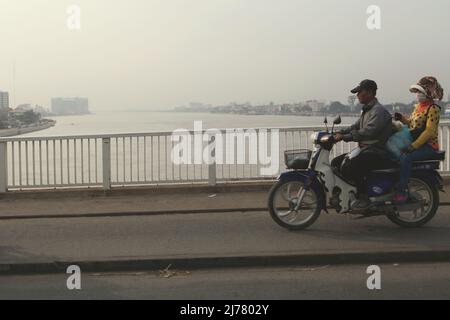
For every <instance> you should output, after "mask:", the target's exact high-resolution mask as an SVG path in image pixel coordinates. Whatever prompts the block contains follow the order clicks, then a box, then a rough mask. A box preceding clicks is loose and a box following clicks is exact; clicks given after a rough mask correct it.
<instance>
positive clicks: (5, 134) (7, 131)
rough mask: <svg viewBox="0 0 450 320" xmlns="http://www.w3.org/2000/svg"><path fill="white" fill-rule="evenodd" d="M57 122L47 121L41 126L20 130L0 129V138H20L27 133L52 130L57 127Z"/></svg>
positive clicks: (30, 126)
mask: <svg viewBox="0 0 450 320" xmlns="http://www.w3.org/2000/svg"><path fill="white" fill-rule="evenodd" d="M55 124H56V121H55V120H45V121H43V122H41V123H39V124H37V125H36V124H34V125H29V126H24V127H19V128H9V129H0V137H11V136H18V135H21V134H25V133H30V132H35V131H40V130H44V129H48V128H51V127H53V126H55Z"/></svg>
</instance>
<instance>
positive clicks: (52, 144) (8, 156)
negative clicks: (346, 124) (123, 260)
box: [0, 123, 450, 192]
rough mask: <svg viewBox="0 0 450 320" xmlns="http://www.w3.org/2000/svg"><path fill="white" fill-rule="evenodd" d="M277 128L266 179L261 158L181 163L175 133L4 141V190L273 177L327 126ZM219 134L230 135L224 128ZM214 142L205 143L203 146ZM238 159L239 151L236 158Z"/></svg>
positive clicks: (446, 136)
mask: <svg viewBox="0 0 450 320" xmlns="http://www.w3.org/2000/svg"><path fill="white" fill-rule="evenodd" d="M272 129H276V130H278V134H279V150H278V151H279V154H278V155H277V157H279V158H278V162H279V167H278V172H277V173H276V174H274V175H273V176H271V177H270V176H269V177H268V176H263V175H261V171H260V169H261V166H262V165H261V164H259V163H260V162H259V159H257V160H258V161H257V164H248V163H247V162H246V163H240V164H238V163H237V162H236V161H235V162H234V163H233V164H219V163H213V164H180V165H177V164H175V163H173V161H171V152H172V148H173V142H172V140H171V135H172V132H154V133H133V134H114V135H86V136H60V137H16V138H0V192H6V191H7V190H11V189H16V190H17V189H35V188H63V187H90V186H97V187H102V188H104V189H110V188H111V187H114V186H125V185H146V184H164V183H193V182H207V183H209V184H210V185H214V184H216V182H218V181H233V180H254V179H267V178H273V177H274V176H276V175H277V174H278V173H279V172H282V171H284V170H285V169H284V159H283V156H284V154H283V151H284V150H289V149H304V148H305V149H310V148H312V142H311V141H310V135H311V134H312V133H313V132H315V131H317V130H322V129H323V127H317V126H315V127H295V128H272ZM246 130H254V131H255V132H256V133H257V136H258V135H259V133H260V132H261V130H267V129H246ZM268 131H269V135H270V130H268ZM220 132H221V133H225V130H220ZM191 133H192V132H191ZM439 136H440V144H441V149H443V150H450V123H442V124H441V125H440V128H439ZM269 141H270V139H269ZM209 142H210V141H206V142H205V141H203V142H202V146H203V147H204V146H205V145H207V144H208V143H209ZM223 143H226V142H223ZM354 147H355V144H354V143H350V144H346V143H340V144H338V145H337V146H336V147H335V148H334V149H333V156H337V155H339V154H342V153H345V152H349V151H350V150H351V149H352V148H354ZM233 148H235V147H234V146H233ZM246 148H247V149H246V150H244V153H247V152H248V150H249V149H248V148H250V146H249V145H248V143H247V145H246ZM269 150H270V148H269ZM236 157H237V152H236V154H235V155H234V158H235V160H236ZM441 171H443V172H449V171H450V157H447V159H446V160H445V161H444V162H443V163H442V165H441Z"/></svg>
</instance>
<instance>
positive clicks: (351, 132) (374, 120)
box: [331, 80, 392, 210]
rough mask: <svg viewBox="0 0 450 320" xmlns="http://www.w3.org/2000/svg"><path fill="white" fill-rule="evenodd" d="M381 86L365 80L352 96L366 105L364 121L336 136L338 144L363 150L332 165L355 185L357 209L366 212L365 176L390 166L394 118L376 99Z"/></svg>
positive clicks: (362, 115) (341, 158)
mask: <svg viewBox="0 0 450 320" xmlns="http://www.w3.org/2000/svg"><path fill="white" fill-rule="evenodd" d="M377 90H378V86H377V84H376V82H375V81H373V80H363V81H362V82H361V83H360V84H359V85H358V86H357V87H356V88H354V89H353V90H351V93H353V94H357V97H358V100H359V102H360V103H361V104H362V105H363V107H362V114H361V117H360V118H359V119H358V120H357V121H356V122H355V124H353V125H352V126H350V127H348V128H346V129H343V130H341V131H339V132H338V133H336V134H335V135H334V139H335V141H336V142H338V141H342V140H343V141H345V142H350V141H355V142H358V146H359V150H355V151H354V152H352V153H350V154H344V155H341V156H339V157H337V158H335V159H334V160H333V161H332V162H331V165H332V166H333V167H334V168H336V170H338V171H340V173H341V174H342V176H343V177H344V178H345V179H346V180H348V181H352V182H353V183H354V184H355V185H356V187H357V190H358V200H357V201H356V203H354V204H353V205H352V208H353V209H361V210H363V209H366V208H367V207H368V206H369V205H370V201H369V199H368V196H367V191H366V184H365V176H366V175H367V173H368V172H369V171H371V170H377V169H383V168H385V167H386V165H387V153H386V149H385V144H386V142H387V140H388V139H389V137H390V136H391V134H392V116H391V114H390V113H389V111H387V110H386V109H385V108H384V107H383V106H382V105H381V104H380V103H379V102H378V99H377V98H376V94H377Z"/></svg>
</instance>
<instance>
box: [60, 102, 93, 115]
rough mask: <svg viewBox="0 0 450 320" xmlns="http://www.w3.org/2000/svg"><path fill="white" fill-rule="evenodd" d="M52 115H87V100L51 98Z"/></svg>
mask: <svg viewBox="0 0 450 320" xmlns="http://www.w3.org/2000/svg"><path fill="white" fill-rule="evenodd" d="M52 113H54V114H57V115H76V114H88V113H89V100H88V99H87V98H53V99H52Z"/></svg>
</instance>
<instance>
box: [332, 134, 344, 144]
mask: <svg viewBox="0 0 450 320" xmlns="http://www.w3.org/2000/svg"><path fill="white" fill-rule="evenodd" d="M333 138H334V142H339V141H342V140H344V135H343V134H342V133H335V134H334V135H333Z"/></svg>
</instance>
